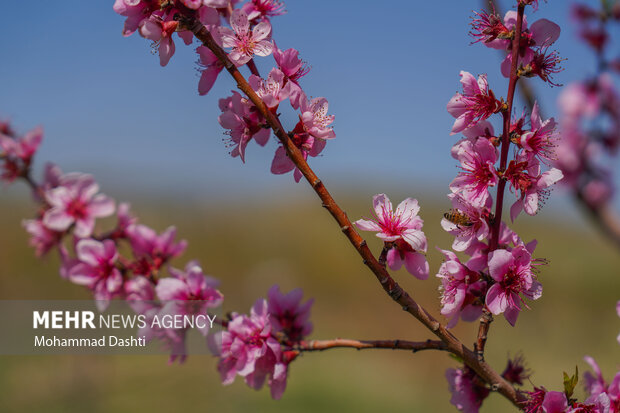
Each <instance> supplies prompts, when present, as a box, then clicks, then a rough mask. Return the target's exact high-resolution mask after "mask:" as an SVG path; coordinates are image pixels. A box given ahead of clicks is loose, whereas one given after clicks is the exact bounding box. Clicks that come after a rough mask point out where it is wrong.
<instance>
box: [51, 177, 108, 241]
mask: <svg viewBox="0 0 620 413" xmlns="http://www.w3.org/2000/svg"><path fill="white" fill-rule="evenodd" d="M97 192H99V185H97V183H96V182H95V180H94V179H93V177H92V176H91V175H85V174H80V173H70V174H66V175H63V176H62V177H61V179H60V186H58V187H56V188H52V189H49V190H47V191H45V199H46V201H47V203H48V204H49V205H50V207H51V208H50V209H48V210H47V211H46V212H45V214H44V215H43V224H44V225H45V226H46V227H47V228H49V229H51V230H53V231H59V232H63V231H66V230H68V229H69V227H71V226H72V225H75V227H74V229H73V233H74V234H75V236H76V237H78V238H86V237H89V236H90V235H91V234H92V232H93V229H94V227H95V219H96V218H104V217H107V216H110V215H112V214H113V213H114V201H113V200H112V199H110V198H108V197H107V196H105V195H103V194H97Z"/></svg>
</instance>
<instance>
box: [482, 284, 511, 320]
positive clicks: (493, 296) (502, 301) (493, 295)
mask: <svg viewBox="0 0 620 413" xmlns="http://www.w3.org/2000/svg"><path fill="white" fill-rule="evenodd" d="M486 305H487V307H489V310H490V311H491V312H492V313H493V314H495V315H498V314H501V313H503V312H504V311H505V310H506V307H507V306H508V300H507V299H506V294H505V293H504V291H503V290H502V288H501V287H500V285H499V284H493V285H492V286H491V288H489V291H488V292H487V297H486Z"/></svg>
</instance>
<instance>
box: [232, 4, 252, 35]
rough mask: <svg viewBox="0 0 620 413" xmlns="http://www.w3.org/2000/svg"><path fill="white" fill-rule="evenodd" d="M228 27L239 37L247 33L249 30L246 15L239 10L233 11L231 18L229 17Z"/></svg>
mask: <svg viewBox="0 0 620 413" xmlns="http://www.w3.org/2000/svg"><path fill="white" fill-rule="evenodd" d="M230 25H231V26H232V28H233V30H234V31H235V34H236V35H238V36H239V37H241V36H242V35H244V34H246V33H248V32H249V30H250V22H249V20H248V15H247V14H245V12H244V11H243V10H240V9H236V10H235V11H233V13H232V16H231V17H230Z"/></svg>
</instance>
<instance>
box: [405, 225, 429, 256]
mask: <svg viewBox="0 0 620 413" xmlns="http://www.w3.org/2000/svg"><path fill="white" fill-rule="evenodd" d="M402 237H403V239H404V240H405V242H407V244H409V245H411V247H412V248H413V249H414V250H418V251H426V235H424V232H423V231H420V230H418V229H408V230H406V231H405V232H403V234H402Z"/></svg>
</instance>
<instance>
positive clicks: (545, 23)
mask: <svg viewBox="0 0 620 413" xmlns="http://www.w3.org/2000/svg"><path fill="white" fill-rule="evenodd" d="M560 30H561V29H560V26H558V25H557V24H555V23H554V22H552V21H550V20H547V19H540V20H536V21H535V22H534V23H533V24H532V27H530V32H531V33H532V39H533V40H534V41H535V42H536V46H543V45H547V46H548V45H550V44H552V43H554V42H555V41H556V40H558V38H559V37H560Z"/></svg>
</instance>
